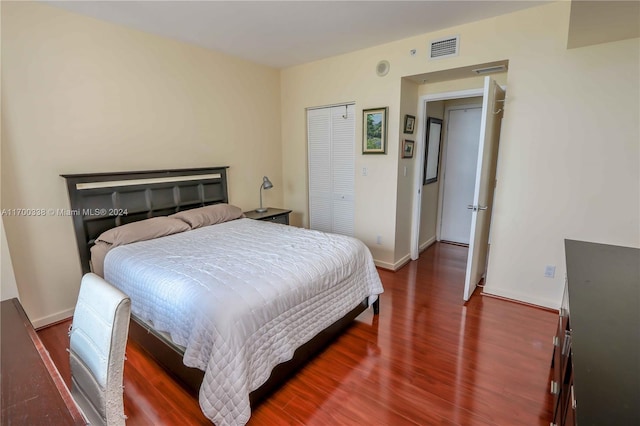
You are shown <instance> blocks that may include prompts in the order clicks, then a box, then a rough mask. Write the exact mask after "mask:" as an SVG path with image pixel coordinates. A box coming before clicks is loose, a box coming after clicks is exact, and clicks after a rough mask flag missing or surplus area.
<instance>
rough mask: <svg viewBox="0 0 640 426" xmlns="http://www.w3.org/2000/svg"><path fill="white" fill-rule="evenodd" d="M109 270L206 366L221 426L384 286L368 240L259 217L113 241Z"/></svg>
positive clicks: (139, 306) (211, 406) (205, 401)
mask: <svg viewBox="0 0 640 426" xmlns="http://www.w3.org/2000/svg"><path fill="white" fill-rule="evenodd" d="M105 278H106V280H107V281H109V282H110V283H113V284H114V285H115V286H117V287H119V288H120V289H122V291H124V292H125V293H127V294H128V295H129V296H130V297H131V301H132V306H131V308H132V309H131V310H132V313H133V314H135V315H137V316H138V317H140V318H142V319H144V320H146V321H151V322H153V324H154V326H155V328H156V329H158V330H160V331H165V332H168V333H169V334H170V335H171V338H172V339H173V341H174V342H175V343H177V344H178V345H181V346H184V347H186V351H185V355H184V363H185V365H187V366H190V367H196V368H199V369H201V370H203V371H205V376H204V381H203V383H202V386H201V388H200V406H201V408H202V411H203V412H204V413H205V415H206V416H207V417H208V418H210V419H211V420H212V421H213V422H214V423H215V424H216V425H217V426H224V425H244V424H245V423H247V422H248V420H249V417H250V416H251V408H250V406H249V393H250V392H251V391H253V390H255V389H257V388H258V387H259V386H260V385H262V384H263V383H264V382H265V381H266V380H267V379H268V378H269V375H270V373H271V370H272V369H273V367H274V366H276V365H277V364H279V363H281V362H284V361H287V360H289V359H291V358H292V357H293V352H294V351H295V349H296V348H298V347H299V346H301V345H302V344H304V343H306V342H307V341H309V340H310V339H311V338H313V337H314V336H315V335H316V334H317V333H318V332H320V331H321V330H323V329H325V328H326V327H328V326H329V325H331V324H332V323H334V322H335V321H337V320H338V319H340V318H341V317H342V316H344V315H345V314H346V313H347V312H349V311H350V310H351V309H353V308H355V307H356V306H357V305H358V304H359V303H360V302H362V301H363V300H364V299H365V298H367V297H371V296H374V295H377V294H380V293H382V291H383V289H382V284H381V282H380V278H379V276H378V273H377V271H376V269H375V266H374V264H373V259H372V257H371V253H370V252H369V250H368V249H367V247H366V246H365V245H364V244H363V243H362V242H361V241H359V240H357V239H354V238H349V237H345V236H341V235H333V234H325V233H321V232H317V231H310V230H306V229H300V228H296V227H293V226H286V225H279V224H274V223H269V222H261V221H256V220H252V219H238V220H234V221H231V222H226V223H222V224H218V225H213V226H208V227H205V228H200V229H196V230H192V231H187V232H184V233H180V234H174V235H171V236H167V237H162V238H158V239H155V240H151V241H143V242H139V243H135V244H130V245H125V246H120V247H117V248H114V249H113V250H111V251H110V252H109V253H108V254H107V257H106V259H105ZM370 300H372V299H370Z"/></svg>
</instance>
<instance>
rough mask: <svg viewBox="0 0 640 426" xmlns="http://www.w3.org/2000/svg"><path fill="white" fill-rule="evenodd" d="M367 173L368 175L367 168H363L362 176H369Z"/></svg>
mask: <svg viewBox="0 0 640 426" xmlns="http://www.w3.org/2000/svg"><path fill="white" fill-rule="evenodd" d="M367 173H368V170H367V168H366V167H363V168H362V176H366V175H367Z"/></svg>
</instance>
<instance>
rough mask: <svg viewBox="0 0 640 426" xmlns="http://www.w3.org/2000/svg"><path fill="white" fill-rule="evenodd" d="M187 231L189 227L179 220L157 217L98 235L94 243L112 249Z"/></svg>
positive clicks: (117, 227)
mask: <svg viewBox="0 0 640 426" xmlns="http://www.w3.org/2000/svg"><path fill="white" fill-rule="evenodd" d="M189 229H190V228H189V225H187V224H186V223H184V222H183V221H181V220H178V219H174V218H171V217H167V216H159V217H152V218H151V219H145V220H141V221H138V222H132V223H127V224H126V225H121V226H116V227H115V228H111V229H109V230H108V231H105V232H103V233H102V234H100V236H99V237H98V238H97V239H96V241H104V242H105V243H108V244H111V245H112V246H113V247H117V246H121V245H123V244H130V243H135V242H138V241H146V240H151V239H153V238H159V237H164V236H166V235H171V234H176V233H178V232H184V231H188V230H189Z"/></svg>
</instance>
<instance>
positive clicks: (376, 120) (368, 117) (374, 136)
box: [362, 107, 387, 154]
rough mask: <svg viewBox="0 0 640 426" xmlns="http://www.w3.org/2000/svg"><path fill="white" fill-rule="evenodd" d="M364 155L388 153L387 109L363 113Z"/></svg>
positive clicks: (376, 109)
mask: <svg viewBox="0 0 640 426" xmlns="http://www.w3.org/2000/svg"><path fill="white" fill-rule="evenodd" d="M362 116H363V121H362V153H363V154H386V153H387V107H384V108H374V109H365V110H363V111H362Z"/></svg>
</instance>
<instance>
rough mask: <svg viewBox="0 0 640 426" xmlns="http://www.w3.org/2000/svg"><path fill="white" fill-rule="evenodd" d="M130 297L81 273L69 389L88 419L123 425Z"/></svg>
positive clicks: (73, 331)
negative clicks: (124, 375)
mask: <svg viewBox="0 0 640 426" xmlns="http://www.w3.org/2000/svg"><path fill="white" fill-rule="evenodd" d="M130 314H131V300H130V299H129V297H128V296H127V295H126V294H124V293H123V292H121V291H120V290H118V289H117V288H115V287H113V286H112V285H111V284H109V283H108V282H106V281H105V280H103V279H102V278H100V277H99V276H98V275H96V274H92V273H90V274H86V275H85V276H84V277H82V283H81V285H80V294H79V295H78V302H77V303H76V309H75V313H74V315H73V325H72V328H71V332H70V344H69V354H70V356H69V359H70V364H71V394H72V395H73V398H74V399H75V401H76V402H77V404H78V405H79V406H80V408H81V409H82V411H83V412H84V414H85V416H86V417H87V420H88V421H89V423H90V424H92V425H93V424H103V425H109V426H112V425H114V426H116V425H124V424H125V415H124V403H123V386H122V382H123V373H124V353H125V349H126V345H127V336H128V333H129V318H130Z"/></svg>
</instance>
